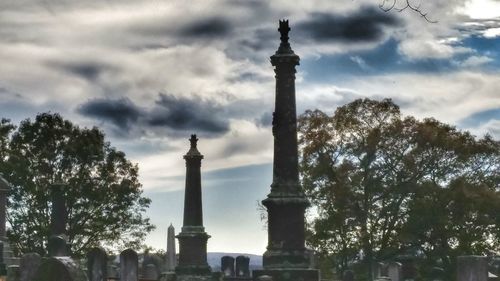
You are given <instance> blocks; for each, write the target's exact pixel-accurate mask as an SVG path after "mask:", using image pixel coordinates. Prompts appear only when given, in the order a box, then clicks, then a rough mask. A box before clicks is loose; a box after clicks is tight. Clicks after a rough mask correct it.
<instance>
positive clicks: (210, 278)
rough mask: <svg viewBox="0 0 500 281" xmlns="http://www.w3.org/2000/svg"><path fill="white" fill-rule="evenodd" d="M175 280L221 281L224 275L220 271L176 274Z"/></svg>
mask: <svg viewBox="0 0 500 281" xmlns="http://www.w3.org/2000/svg"><path fill="white" fill-rule="evenodd" d="M174 280H175V281H220V280H222V275H221V274H220V272H213V273H208V274H176V275H175V278H174Z"/></svg>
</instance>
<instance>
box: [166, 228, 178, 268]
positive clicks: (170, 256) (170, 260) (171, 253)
mask: <svg viewBox="0 0 500 281" xmlns="http://www.w3.org/2000/svg"><path fill="white" fill-rule="evenodd" d="M176 265H177V257H176V252H175V228H174V226H173V225H172V224H170V226H169V227H168V232H167V272H172V271H175V266H176Z"/></svg>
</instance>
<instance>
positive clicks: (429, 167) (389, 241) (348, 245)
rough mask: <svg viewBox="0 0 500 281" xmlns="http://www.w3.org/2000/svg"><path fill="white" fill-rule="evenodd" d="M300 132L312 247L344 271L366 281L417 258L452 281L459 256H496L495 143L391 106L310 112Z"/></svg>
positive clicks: (499, 181)
mask: <svg viewBox="0 0 500 281" xmlns="http://www.w3.org/2000/svg"><path fill="white" fill-rule="evenodd" d="M299 130H300V146H301V169H302V183H303V186H304V189H305V191H306V194H307V195H308V197H309V198H310V200H311V202H312V203H313V206H314V207H315V208H316V210H317V216H316V217H315V218H314V220H313V221H312V222H311V228H310V236H309V237H310V238H309V241H308V242H309V243H310V245H312V246H313V247H314V248H315V249H316V250H317V251H319V252H320V253H321V254H322V255H323V256H324V257H328V258H330V259H331V258H335V263H336V265H337V266H338V269H339V270H340V271H342V270H344V269H345V268H347V267H348V266H350V265H352V264H358V265H359V264H361V265H363V268H364V272H365V274H366V276H367V278H368V279H370V278H371V276H370V275H371V274H372V273H371V268H372V265H374V262H375V261H383V260H390V259H394V258H395V257H397V256H398V255H403V254H408V253H411V254H414V255H419V256H421V257H422V258H427V260H433V261H437V260H441V261H442V262H443V263H444V267H445V268H446V269H447V270H448V272H449V273H451V272H453V264H454V258H455V257H456V256H457V255H463V254H485V253H486V252H487V250H488V249H490V250H497V251H498V250H500V223H499V222H500V215H499V214H500V142H499V141H495V140H493V139H492V138H491V137H489V136H486V137H484V138H483V139H479V140H478V139H476V138H474V137H473V136H472V135H471V134H469V133H468V132H464V131H460V130H457V129H456V128H455V127H452V126H449V125H446V124H443V123H441V122H439V121H437V120H435V119H424V120H423V121H418V120H416V119H415V118H413V117H406V118H402V117H401V115H400V111H399V108H398V106H397V105H395V104H394V103H393V102H392V101H391V100H388V99H386V100H383V101H374V100H369V99H363V100H361V99H359V100H356V101H354V102H352V103H350V104H347V105H344V106H341V107H339V108H338V109H337V110H336V112H335V114H333V116H328V115H327V114H325V113H323V112H321V111H319V110H315V111H307V112H306V113H305V114H303V115H302V116H301V117H300V118H299ZM429 266H432V265H431V264H429ZM424 271H425V270H424Z"/></svg>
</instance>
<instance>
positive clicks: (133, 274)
mask: <svg viewBox="0 0 500 281" xmlns="http://www.w3.org/2000/svg"><path fill="white" fill-rule="evenodd" d="M138 267H139V260H138V257H137V253H136V252H135V251H134V250H131V249H127V250H124V251H123V252H121V253H120V281H138V280H139V276H138V274H139V271H138Z"/></svg>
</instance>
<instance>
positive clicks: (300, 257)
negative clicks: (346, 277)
mask: <svg viewBox="0 0 500 281" xmlns="http://www.w3.org/2000/svg"><path fill="white" fill-rule="evenodd" d="M278 30H279V31H280V33H281V44H280V47H279V48H278V51H276V53H275V54H274V55H273V56H271V64H272V65H273V66H274V67H275V69H274V71H275V73H276V76H275V77H276V100H275V111H274V113H273V136H274V162H273V182H272V184H271V193H270V194H269V195H268V197H267V199H265V200H264V201H262V203H263V204H264V206H266V208H267V211H268V246H267V251H266V253H264V257H263V266H264V268H265V269H272V268H308V267H309V258H308V256H309V255H308V253H307V252H306V248H305V219H304V213H305V209H306V207H307V205H308V202H307V200H306V199H305V196H304V193H303V191H302V188H301V186H300V183H299V171H298V147H297V113H296V101H295V72H296V70H295V66H297V65H298V64H299V61H300V58H299V56H297V55H296V54H295V53H294V52H293V50H292V48H291V47H290V44H289V43H288V31H289V30H290V28H289V27H288V21H280V28H279V29H278Z"/></svg>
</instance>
